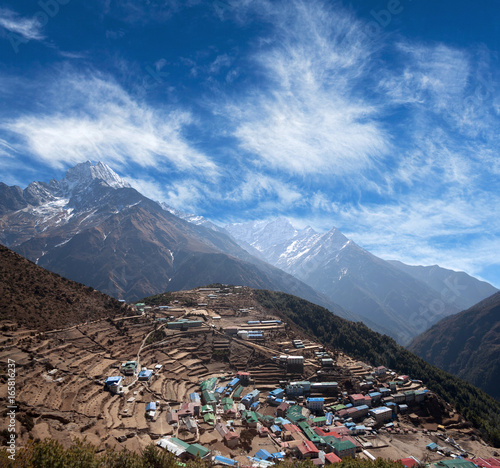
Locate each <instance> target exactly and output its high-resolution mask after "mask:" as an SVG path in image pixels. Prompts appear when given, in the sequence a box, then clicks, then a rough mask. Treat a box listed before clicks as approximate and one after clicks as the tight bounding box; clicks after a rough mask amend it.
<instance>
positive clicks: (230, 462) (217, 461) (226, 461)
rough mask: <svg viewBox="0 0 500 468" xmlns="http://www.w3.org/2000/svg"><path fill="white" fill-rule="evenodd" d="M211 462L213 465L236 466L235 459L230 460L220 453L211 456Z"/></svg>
mask: <svg viewBox="0 0 500 468" xmlns="http://www.w3.org/2000/svg"><path fill="white" fill-rule="evenodd" d="M213 462H214V464H215V465H226V466H238V462H237V461H236V460H232V459H231V458H227V457H223V456H221V455H216V456H215V457H214V458H213Z"/></svg>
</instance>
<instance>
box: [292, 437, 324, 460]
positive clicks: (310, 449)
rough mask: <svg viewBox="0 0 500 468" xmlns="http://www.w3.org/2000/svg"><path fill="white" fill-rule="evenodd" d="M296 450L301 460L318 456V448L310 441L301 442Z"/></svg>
mask: <svg viewBox="0 0 500 468" xmlns="http://www.w3.org/2000/svg"><path fill="white" fill-rule="evenodd" d="M297 448H298V450H299V452H300V456H301V458H318V456H319V450H318V448H317V447H316V446H315V445H314V444H313V443H312V442H311V441H310V440H303V441H302V442H301V443H300V444H299V445H297Z"/></svg>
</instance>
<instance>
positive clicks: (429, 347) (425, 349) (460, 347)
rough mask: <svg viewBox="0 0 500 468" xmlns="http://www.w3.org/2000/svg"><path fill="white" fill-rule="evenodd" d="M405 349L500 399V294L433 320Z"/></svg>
mask: <svg viewBox="0 0 500 468" xmlns="http://www.w3.org/2000/svg"><path fill="white" fill-rule="evenodd" d="M408 349H409V350H410V351H412V352H414V353H415V354H417V355H419V356H420V357H422V358H423V359H425V360H426V361H427V362H430V363H431V364H434V365H435V366H437V367H440V368H441V369H443V370H445V371H448V372H450V373H452V374H455V375H457V376H458V377H461V378H463V379H464V380H467V381H469V382H471V383H472V384H474V385H476V386H477V387H479V388H481V389H482V390H484V391H485V392H487V393H489V394H490V395H491V396H493V397H494V398H495V399H497V400H498V401H500V293H496V294H494V295H492V296H491V297H489V298H487V299H485V300H483V301H481V302H479V303H478V304H476V305H474V306H473V307H471V308H470V309H468V310H465V311H463V312H460V313H459V314H456V315H452V316H451V317H447V318H445V319H443V320H441V321H440V322H438V323H436V324H435V325H434V326H433V327H432V328H430V329H429V330H427V331H426V332H425V333H422V334H421V335H419V336H417V337H416V338H415V339H414V340H413V341H412V343H411V344H410V346H409V347H408Z"/></svg>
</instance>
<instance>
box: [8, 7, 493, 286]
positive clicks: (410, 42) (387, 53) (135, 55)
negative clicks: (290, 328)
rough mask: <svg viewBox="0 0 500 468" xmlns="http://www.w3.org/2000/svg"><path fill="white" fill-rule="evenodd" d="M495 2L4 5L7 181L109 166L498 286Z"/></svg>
mask: <svg viewBox="0 0 500 468" xmlns="http://www.w3.org/2000/svg"><path fill="white" fill-rule="evenodd" d="M499 13H500V5H499V4H498V2H492V1H487V0H483V1H480V2H472V1H469V0H455V1H448V0H443V1H440V2H435V1H427V0H419V1H416V0H381V1H377V0H373V1H372V0H357V1H352V2H335V1H316V0H308V1H305V0H304V1H298V0H286V1H285V0H283V1H280V0H275V1H268V0H215V1H202V0H186V1H179V0H161V1H160V0H142V1H141V0H120V1H118V0H100V1H98V0H86V1H81V0H45V1H44V0H41V1H37V2H35V1H24V2H18V1H4V2H2V5H1V6H0V44H1V49H0V60H1V67H0V100H1V103H2V105H1V107H0V170H1V171H2V176H1V177H0V180H2V181H3V182H5V183H7V184H9V185H13V184H16V185H20V186H21V187H25V186H26V185H27V184H28V183H29V182H31V181H32V180H44V181H48V180H50V179H51V178H61V177H62V176H63V175H64V172H65V170H66V169H68V168H69V167H71V166H73V165H75V164H76V163H78V162H82V161H85V160H88V159H90V160H93V161H98V160H101V161H103V162H105V163H107V164H109V165H110V166H111V167H112V168H113V169H115V171H116V172H118V173H119V174H120V175H121V176H123V177H125V178H127V180H129V182H130V183H131V184H132V185H133V186H135V187H136V188H137V189H138V190H139V191H141V192H142V193H144V194H145V195H147V196H149V197H151V198H153V199H155V200H162V201H165V202H167V203H169V204H170V205H172V206H174V207H175V208H178V209H181V210H185V211H189V212H193V213H196V214H201V215H203V216H205V217H207V218H209V219H211V220H212V221H214V222H216V223H218V224H224V223H227V222H241V221H247V220H260V219H266V218H274V217H276V216H278V215H281V216H286V217H288V218H289V219H290V220H291V221H292V222H293V223H294V224H296V225H297V226H299V227H305V226H307V225H311V226H313V227H314V228H315V229H317V230H319V231H322V230H327V229H330V228H331V227H332V226H336V227H338V228H339V229H340V230H341V231H342V232H344V233H345V234H346V235H347V236H349V237H350V238H352V239H353V240H354V241H356V242H357V243H358V244H360V245H362V246H363V247H365V248H367V249H368V250H370V251H371V252H373V253H375V254H376V255H379V256H381V257H383V258H396V259H400V260H402V261H405V262H407V263H410V264H436V263H437V264H439V265H442V266H445V267H449V268H453V269H460V270H465V271H467V272H468V273H471V274H474V275H476V276H479V277H482V278H484V279H486V280H488V281H490V282H492V283H493V284H495V285H496V286H497V287H500V241H499V233H500V219H499V216H498V206H500V184H499V175H500V162H499V159H498V150H499V147H500V145H499V139H500V136H499V132H498V129H499V128H500V125H499V124H500V97H499V80H500V66H499V56H498V54H499V51H500V27H499V22H498V17H499Z"/></svg>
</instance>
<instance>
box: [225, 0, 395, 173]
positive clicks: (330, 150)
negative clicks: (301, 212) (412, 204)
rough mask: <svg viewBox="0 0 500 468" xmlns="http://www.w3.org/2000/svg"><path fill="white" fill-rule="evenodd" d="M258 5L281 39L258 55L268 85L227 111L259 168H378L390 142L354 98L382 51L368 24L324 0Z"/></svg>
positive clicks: (318, 170)
mask: <svg viewBox="0 0 500 468" xmlns="http://www.w3.org/2000/svg"><path fill="white" fill-rule="evenodd" d="M257 4H258V7H259V8H260V14H261V15H262V16H263V17H264V18H265V19H266V20H267V21H270V22H271V23H272V26H273V38H272V39H270V42H271V45H268V44H265V45H264V46H262V48H261V52H260V53H258V54H256V55H255V56H254V60H255V63H256V65H258V66H259V67H260V68H261V70H262V73H263V76H264V78H265V81H264V83H259V85H258V88H256V89H254V90H253V91H252V92H250V93H249V94H248V97H247V98H246V99H244V100H243V101H242V102H240V103H238V104H236V105H233V106H228V108H227V114H228V115H230V116H231V117H232V118H233V121H234V125H235V131H234V135H235V136H236V137H237V138H238V140H239V142H240V145H241V147H242V148H244V149H245V150H247V151H248V152H250V153H252V154H254V155H255V156H256V159H255V161H254V162H255V163H256V164H263V165H264V166H267V167H271V168H274V169H279V170H282V171H287V172H291V173H297V174H349V173H353V172H355V171H359V170H361V169H364V168H367V167H371V166H373V163H374V161H375V160H377V159H379V158H381V157H383V156H384V155H385V154H386V153H387V151H388V149H389V147H390V145H389V141H388V135H387V134H386V132H385V131H384V129H383V128H382V126H381V125H380V124H378V123H377V121H376V120H375V119H376V114H377V110H376V109H375V108H374V107H373V106H372V105H371V104H370V103H369V102H367V101H366V100H364V99H362V98H360V97H359V95H356V94H355V93H354V89H355V87H356V84H357V83H358V82H357V80H358V79H359V78H360V76H362V75H363V74H364V73H366V72H367V66H368V64H369V63H370V60H369V59H370V55H371V54H372V53H373V47H374V43H373V42H372V41H368V40H367V38H366V35H364V34H363V31H362V24H361V23H359V22H358V21H357V20H356V19H355V18H354V17H353V16H352V15H350V14H349V13H347V12H346V11H344V10H341V9H340V8H337V9H335V10H333V9H329V8H328V7H327V6H326V5H325V4H324V3H323V2H319V1H312V2H300V1H291V2H287V3H286V4H285V3H283V2H279V4H277V5H275V4H274V3H270V2H265V1H261V2H257ZM252 8H255V9H257V6H256V5H254V4H252ZM358 84H359V83H358Z"/></svg>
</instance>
